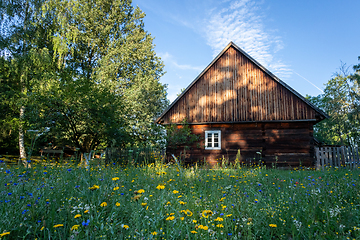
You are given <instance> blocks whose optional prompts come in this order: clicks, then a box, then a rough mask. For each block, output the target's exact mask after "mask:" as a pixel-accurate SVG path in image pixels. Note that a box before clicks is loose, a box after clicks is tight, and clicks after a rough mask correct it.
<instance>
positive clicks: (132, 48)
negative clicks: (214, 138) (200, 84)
mask: <svg viewBox="0 0 360 240" xmlns="http://www.w3.org/2000/svg"><path fill="white" fill-rule="evenodd" d="M6 3H7V5H6V6H5V7H6V8H5V7H4V8H3V6H2V5H1V11H2V12H1V13H2V14H1V16H2V18H1V20H2V22H1V23H2V26H6V27H7V29H9V30H8V31H7V34H6V35H4V36H5V37H4V38H2V39H1V42H0V43H1V48H0V51H1V52H2V53H3V56H2V57H1V60H2V61H4V62H7V63H8V64H12V66H10V67H9V69H16V70H14V72H15V73H16V74H17V75H16V76H15V77H14V78H13V79H10V78H9V73H6V74H7V79H6V80H5V81H7V82H9V81H10V80H11V81H13V82H14V84H17V85H18V86H19V87H18V89H17V94H14V98H13V99H14V103H13V104H14V105H15V106H17V109H16V111H17V112H18V111H19V109H26V111H25V115H24V119H20V118H19V117H17V119H18V123H23V122H26V123H27V124H26V125H24V126H26V128H27V129H29V128H30V129H44V128H50V131H49V132H48V133H47V134H46V136H42V137H41V138H40V139H39V141H43V142H50V141H51V142H53V143H54V144H56V145H63V146H64V145H65V144H69V145H72V146H76V147H78V148H80V150H81V152H89V151H90V150H91V149H96V148H98V147H99V146H101V147H104V146H106V145H108V144H109V143H110V142H112V141H113V140H115V141H116V142H117V144H118V146H125V145H150V144H156V143H157V142H158V141H159V139H160V138H161V137H162V134H161V129H160V127H159V126H156V125H155V124H154V119H155V116H157V115H159V114H160V113H161V112H162V111H163V110H164V109H165V107H166V106H167V105H168V101H167V99H166V86H165V85H163V84H161V83H160V81H159V79H160V77H161V76H162V75H163V63H162V62H161V60H160V58H158V57H157V56H156V54H155V52H154V45H153V43H152V41H153V38H152V37H151V35H150V34H149V33H147V32H146V31H145V30H144V23H143V18H144V16H145V14H144V13H143V12H142V11H141V10H140V9H139V8H138V7H137V8H133V7H132V6H131V1H128V0H97V1H88V0H81V1H75V0H69V1H66V0H63V1H56V0H50V1H40V0H39V1H38V0H31V1H30V0H29V1H26V0H18V1H16V3H19V4H18V5H16V4H15V5H16V6H19V8H16V9H15V10H14V9H13V8H12V5H11V4H10V1H9V2H7V1H6ZM29 9H30V10H31V11H30V10H29ZM13 10H14V11H13ZM28 10H29V11H28ZM12 11H13V12H16V14H18V15H19V16H20V17H22V19H24V20H23V21H19V22H16V21H15V20H14V19H16V18H17V15H16V14H15V15H14V14H13V12H12ZM25 15H26V16H25ZM10 20H11V21H13V22H16V24H15V23H14V24H11V21H10ZM20 33H21V34H20ZM30 33H31V34H30ZM16 36H20V38H19V39H15V40H14V38H16ZM5 55H6V56H5ZM6 71H8V70H6ZM0 78H1V77H0ZM22 107H23V108H22ZM6 119H8V118H6ZM6 121H7V122H9V121H10V120H6ZM21 126H23V125H22V124H21Z"/></svg>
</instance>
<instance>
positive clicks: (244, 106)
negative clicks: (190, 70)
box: [162, 47, 315, 124]
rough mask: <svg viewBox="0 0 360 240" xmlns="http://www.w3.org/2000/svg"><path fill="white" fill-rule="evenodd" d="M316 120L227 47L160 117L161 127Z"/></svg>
mask: <svg viewBox="0 0 360 240" xmlns="http://www.w3.org/2000/svg"><path fill="white" fill-rule="evenodd" d="M184 118H186V120H187V122H189V123H206V122H242V121H269V120H304V119H315V110H314V109H312V108H311V107H310V106H309V105H307V104H306V103H304V102H303V101H302V100H301V99H300V98H298V97H297V96H296V95H294V94H293V93H292V92H290V91H289V90H287V89H286V88H285V87H283V86H282V85H281V84H279V83H278V82H277V81H275V80H274V79H273V78H272V77H270V76H269V75H268V74H267V73H265V72H264V71H262V70H261V69H260V68H259V67H258V66H256V65H255V64H254V63H253V62H251V61H250V60H249V59H248V58H246V57H245V56H244V55H243V54H241V53H240V52H239V51H237V50H236V49H234V48H233V47H230V48H229V49H228V50H227V51H226V52H225V53H224V54H223V55H222V56H221V57H220V58H219V59H218V60H217V61H216V62H215V63H214V64H213V66H212V67H211V68H209V69H208V71H207V72H206V73H204V74H203V75H202V77H201V78H200V79H198V81H197V82H196V83H195V84H194V85H193V86H192V87H191V88H190V89H189V91H188V92H187V93H186V94H184V95H183V96H182V98H181V99H179V101H178V102H177V103H175V104H174V106H173V107H172V108H171V109H170V110H169V111H168V112H167V113H166V114H165V115H164V116H163V118H162V120H164V122H163V123H165V124H166V123H180V122H181V121H182V120H183V119H184Z"/></svg>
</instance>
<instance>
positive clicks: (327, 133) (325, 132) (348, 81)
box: [307, 65, 360, 147]
mask: <svg viewBox="0 0 360 240" xmlns="http://www.w3.org/2000/svg"><path fill="white" fill-rule="evenodd" d="M340 70H341V71H340V73H337V74H336V75H335V77H334V78H332V79H330V80H329V81H328V82H327V83H326V85H325V89H324V93H323V94H321V95H319V96H316V97H310V96H307V98H308V100H310V101H311V102H312V103H314V104H315V105H316V106H318V107H319V108H320V109H323V110H324V111H325V112H326V113H327V114H328V115H329V116H330V118H329V119H325V120H324V121H321V122H320V123H318V124H316V125H315V126H314V135H315V137H316V138H318V139H319V140H320V141H322V142H325V143H326V144H336V145H348V146H352V147H354V146H357V145H358V143H359V140H360V135H359V130H360V122H359V119H358V118H356V117H354V116H355V112H356V106H357V104H356V103H357V102H358V100H357V98H358V96H359V84H358V83H357V82H356V81H353V80H352V78H353V77H352V75H351V74H349V71H348V68H346V66H345V65H342V66H341V68H340Z"/></svg>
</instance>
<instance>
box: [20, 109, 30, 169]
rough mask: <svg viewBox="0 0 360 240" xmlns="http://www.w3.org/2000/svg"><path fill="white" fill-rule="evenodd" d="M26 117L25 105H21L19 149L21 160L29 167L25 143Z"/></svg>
mask: <svg viewBox="0 0 360 240" xmlns="http://www.w3.org/2000/svg"><path fill="white" fill-rule="evenodd" d="M24 117H25V106H21V107H20V125H19V150H20V159H19V160H20V161H21V162H22V163H23V164H24V166H25V167H29V166H28V163H27V161H26V151H25V144H24V126H23V123H24Z"/></svg>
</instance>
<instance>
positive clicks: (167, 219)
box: [166, 216, 175, 221]
mask: <svg viewBox="0 0 360 240" xmlns="http://www.w3.org/2000/svg"><path fill="white" fill-rule="evenodd" d="M174 219H175V217H174V216H171V217H167V218H166V221H172V220H174Z"/></svg>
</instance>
